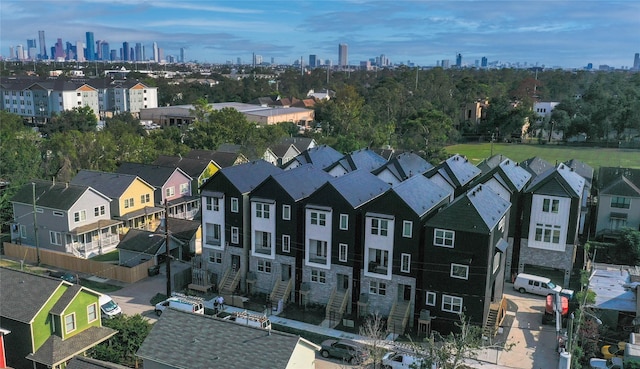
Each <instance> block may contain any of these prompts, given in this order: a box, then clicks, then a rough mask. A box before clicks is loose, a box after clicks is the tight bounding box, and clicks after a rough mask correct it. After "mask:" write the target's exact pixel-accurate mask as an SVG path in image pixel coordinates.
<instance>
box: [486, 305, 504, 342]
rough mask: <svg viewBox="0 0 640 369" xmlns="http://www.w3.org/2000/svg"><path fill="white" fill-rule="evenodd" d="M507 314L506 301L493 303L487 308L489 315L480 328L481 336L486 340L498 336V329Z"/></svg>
mask: <svg viewBox="0 0 640 369" xmlns="http://www.w3.org/2000/svg"><path fill="white" fill-rule="evenodd" d="M506 312H507V300H506V299H502V301H498V302H493V303H491V305H490V307H489V315H488V316H487V322H486V323H485V325H484V327H482V335H483V336H484V337H487V338H493V337H495V336H496V334H498V328H499V327H500V324H501V323H502V320H503V319H504V316H505V315H506Z"/></svg>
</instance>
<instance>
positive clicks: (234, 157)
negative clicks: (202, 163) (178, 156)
mask: <svg viewBox="0 0 640 369" xmlns="http://www.w3.org/2000/svg"><path fill="white" fill-rule="evenodd" d="M185 158H189V159H200V160H202V159H205V160H211V161H212V162H213V163H214V164H215V165H217V166H218V168H226V167H230V166H233V165H236V162H237V161H241V162H243V163H244V162H246V161H247V160H246V158H245V157H244V156H243V155H242V154H240V153H238V152H231V151H222V150H218V151H211V150H191V151H189V152H188V153H187V154H186V155H185Z"/></svg>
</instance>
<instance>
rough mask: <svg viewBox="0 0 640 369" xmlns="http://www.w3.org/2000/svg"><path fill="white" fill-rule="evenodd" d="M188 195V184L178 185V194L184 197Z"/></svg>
mask: <svg viewBox="0 0 640 369" xmlns="http://www.w3.org/2000/svg"><path fill="white" fill-rule="evenodd" d="M188 193H189V184H188V183H182V184H180V194H181V195H186V194H188Z"/></svg>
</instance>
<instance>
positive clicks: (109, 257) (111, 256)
mask: <svg viewBox="0 0 640 369" xmlns="http://www.w3.org/2000/svg"><path fill="white" fill-rule="evenodd" d="M118 255H119V253H118V250H113V251H111V252H108V253H106V254H102V255H96V256H94V257H92V258H91V260H93V261H106V262H108V261H119V259H118Z"/></svg>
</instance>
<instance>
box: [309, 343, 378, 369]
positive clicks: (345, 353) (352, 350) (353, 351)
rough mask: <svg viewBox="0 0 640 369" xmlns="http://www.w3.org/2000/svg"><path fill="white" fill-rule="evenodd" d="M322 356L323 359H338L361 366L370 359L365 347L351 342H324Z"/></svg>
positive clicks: (321, 350)
mask: <svg viewBox="0 0 640 369" xmlns="http://www.w3.org/2000/svg"><path fill="white" fill-rule="evenodd" d="M321 346H322V347H321V349H320V354H321V355H322V357H325V358H327V357H329V356H332V357H337V358H338V359H342V360H344V361H346V362H348V363H350V364H360V363H362V362H364V361H366V360H367V359H368V358H369V354H368V353H367V351H366V350H365V348H364V346H363V345H362V344H360V343H358V342H355V341H350V340H326V341H324V342H322V345H321Z"/></svg>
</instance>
